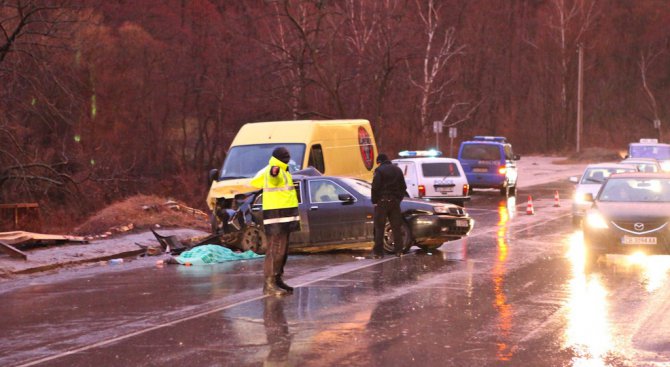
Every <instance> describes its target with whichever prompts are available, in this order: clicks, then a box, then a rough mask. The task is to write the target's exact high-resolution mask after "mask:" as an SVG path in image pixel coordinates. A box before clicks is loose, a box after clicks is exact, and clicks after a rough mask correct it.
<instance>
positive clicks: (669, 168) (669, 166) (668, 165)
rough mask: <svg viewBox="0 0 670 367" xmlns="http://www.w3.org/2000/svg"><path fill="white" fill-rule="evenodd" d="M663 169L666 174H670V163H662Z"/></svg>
mask: <svg viewBox="0 0 670 367" xmlns="http://www.w3.org/2000/svg"><path fill="white" fill-rule="evenodd" d="M661 169H662V170H663V171H665V172H670V161H662V162H661Z"/></svg>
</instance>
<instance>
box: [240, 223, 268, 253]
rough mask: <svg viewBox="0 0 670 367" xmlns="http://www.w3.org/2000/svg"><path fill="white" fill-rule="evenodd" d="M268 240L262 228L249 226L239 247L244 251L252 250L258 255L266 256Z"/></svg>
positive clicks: (241, 238)
mask: <svg viewBox="0 0 670 367" xmlns="http://www.w3.org/2000/svg"><path fill="white" fill-rule="evenodd" d="M267 243H268V241H267V238H266V237H265V232H264V231H263V228H262V227H259V226H247V227H246V228H245V229H244V232H243V233H242V236H241V237H240V243H239V245H238V246H237V247H238V248H239V249H240V250H242V251H248V250H251V251H253V252H255V253H257V254H261V255H262V254H264V253H265V250H266V249H267Z"/></svg>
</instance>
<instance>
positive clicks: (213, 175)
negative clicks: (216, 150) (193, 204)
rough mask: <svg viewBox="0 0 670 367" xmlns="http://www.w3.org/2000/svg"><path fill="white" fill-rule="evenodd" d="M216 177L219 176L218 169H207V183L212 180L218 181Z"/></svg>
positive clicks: (210, 183) (210, 182)
mask: <svg viewBox="0 0 670 367" xmlns="http://www.w3.org/2000/svg"><path fill="white" fill-rule="evenodd" d="M218 177H219V170H218V169H216V168H213V169H211V170H209V181H207V183H208V184H209V185H210V186H211V185H212V182H214V181H218Z"/></svg>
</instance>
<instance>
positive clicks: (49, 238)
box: [0, 231, 88, 246]
mask: <svg viewBox="0 0 670 367" xmlns="http://www.w3.org/2000/svg"><path fill="white" fill-rule="evenodd" d="M0 241H2V242H4V243H5V244H7V245H14V246H16V245H22V244H25V243H54V242H88V241H86V239H85V238H84V237H81V236H66V235H56V234H43V233H33V232H25V231H12V232H0Z"/></svg>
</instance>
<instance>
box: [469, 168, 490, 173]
mask: <svg viewBox="0 0 670 367" xmlns="http://www.w3.org/2000/svg"><path fill="white" fill-rule="evenodd" d="M488 171H489V169H488V168H473V169H472V172H477V173H485V172H488Z"/></svg>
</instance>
